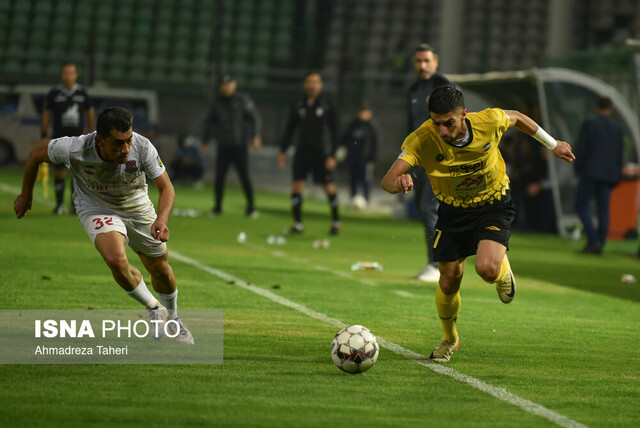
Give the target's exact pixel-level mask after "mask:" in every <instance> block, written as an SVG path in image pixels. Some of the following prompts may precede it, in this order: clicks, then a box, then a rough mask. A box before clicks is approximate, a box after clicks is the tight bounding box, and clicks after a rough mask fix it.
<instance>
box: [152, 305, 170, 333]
mask: <svg viewBox="0 0 640 428" xmlns="http://www.w3.org/2000/svg"><path fill="white" fill-rule="evenodd" d="M147 310H148V311H149V321H159V322H157V323H156V322H151V335H152V336H153V338H154V339H155V340H160V339H162V338H163V337H164V323H165V321H166V320H167V317H168V316H169V312H167V309H166V308H165V307H164V306H161V305H158V306H156V307H155V308H151V309H147Z"/></svg>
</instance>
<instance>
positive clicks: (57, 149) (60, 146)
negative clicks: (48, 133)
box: [47, 137, 74, 168]
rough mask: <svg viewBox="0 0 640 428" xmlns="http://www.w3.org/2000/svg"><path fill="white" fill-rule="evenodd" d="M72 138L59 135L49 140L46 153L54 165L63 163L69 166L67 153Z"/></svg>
mask: <svg viewBox="0 0 640 428" xmlns="http://www.w3.org/2000/svg"><path fill="white" fill-rule="evenodd" d="M73 140H74V138H72V137H61V138H56V139H54V140H51V141H50V142H49V145H48V146H47V155H48V156H49V159H51V162H52V163H53V164H54V165H57V164H65V165H66V166H67V168H69V165H70V161H69V153H71V145H72V144H73Z"/></svg>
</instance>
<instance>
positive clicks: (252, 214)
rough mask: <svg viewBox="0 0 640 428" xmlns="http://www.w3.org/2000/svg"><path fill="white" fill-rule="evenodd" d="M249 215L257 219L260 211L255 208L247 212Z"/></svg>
mask: <svg viewBox="0 0 640 428" xmlns="http://www.w3.org/2000/svg"><path fill="white" fill-rule="evenodd" d="M247 217H249V218H250V219H252V220H256V219H257V218H259V217H260V213H259V212H258V211H256V210H253V211H251V212H250V213H247Z"/></svg>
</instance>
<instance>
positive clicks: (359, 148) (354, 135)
mask: <svg viewBox="0 0 640 428" xmlns="http://www.w3.org/2000/svg"><path fill="white" fill-rule="evenodd" d="M342 144H343V147H346V151H347V164H348V166H349V181H350V187H351V202H352V204H353V205H354V206H355V207H356V208H359V209H364V208H366V206H367V205H368V204H369V202H370V198H371V181H372V179H373V169H374V166H375V161H376V155H377V152H378V146H379V144H380V131H379V129H378V127H377V126H376V124H375V123H374V121H373V110H371V107H370V106H369V104H368V103H367V102H363V103H361V104H360V107H359V108H358V112H357V114H356V117H355V118H353V120H352V121H351V122H350V123H349V125H348V126H347V130H346V131H345V133H344V136H343V138H342ZM359 187H362V196H360V195H358V188H359ZM362 197H364V198H362ZM363 202H364V203H363Z"/></svg>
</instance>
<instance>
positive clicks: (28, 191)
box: [13, 139, 51, 218]
mask: <svg viewBox="0 0 640 428" xmlns="http://www.w3.org/2000/svg"><path fill="white" fill-rule="evenodd" d="M48 147H49V140H48V139H47V140H44V141H42V142H41V143H40V144H39V145H38V146H36V147H35V148H34V149H33V150H31V153H29V157H28V158H27V163H26V165H25V167H24V176H23V178H22V192H21V193H20V195H18V197H17V198H16V200H15V201H14V203H13V210H14V211H15V213H16V216H17V217H18V218H22V217H24V216H25V215H26V214H27V211H29V210H30V209H31V207H32V205H33V186H34V185H35V183H36V178H37V177H38V168H39V167H40V164H41V163H42V162H47V163H51V159H49V155H48V153H47V148H48Z"/></svg>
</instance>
